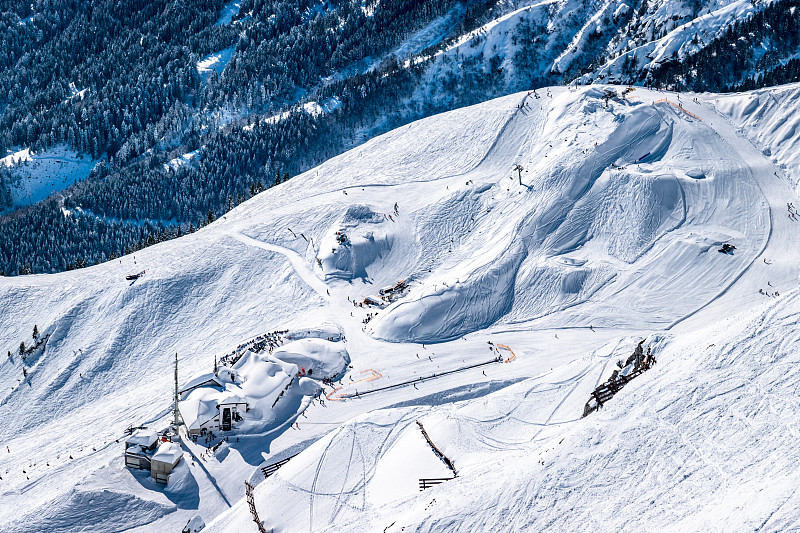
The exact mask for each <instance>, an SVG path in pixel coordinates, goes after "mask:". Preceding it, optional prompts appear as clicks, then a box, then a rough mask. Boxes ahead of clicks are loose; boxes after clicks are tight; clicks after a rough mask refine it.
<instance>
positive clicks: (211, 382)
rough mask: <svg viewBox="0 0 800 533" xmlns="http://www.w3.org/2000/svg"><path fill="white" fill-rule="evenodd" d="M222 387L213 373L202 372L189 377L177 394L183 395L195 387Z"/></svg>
mask: <svg viewBox="0 0 800 533" xmlns="http://www.w3.org/2000/svg"><path fill="white" fill-rule="evenodd" d="M204 386H208V387H222V386H223V385H222V382H221V381H220V380H219V379H217V376H215V375H214V374H213V373H208V374H202V375H200V376H197V377H196V378H193V379H190V380H189V382H188V383H186V384H185V385H184V386H183V387H182V388H181V390H180V392H179V394H181V395H183V394H186V393H187V392H189V391H191V390H192V389H196V388H197V387H204Z"/></svg>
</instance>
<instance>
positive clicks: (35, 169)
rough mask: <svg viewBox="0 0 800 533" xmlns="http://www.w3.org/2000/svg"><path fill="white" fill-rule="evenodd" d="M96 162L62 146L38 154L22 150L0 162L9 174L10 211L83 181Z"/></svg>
mask: <svg viewBox="0 0 800 533" xmlns="http://www.w3.org/2000/svg"><path fill="white" fill-rule="evenodd" d="M96 164H97V160H93V159H92V158H91V157H89V156H87V155H83V154H78V153H77V152H75V151H74V150H72V149H70V148H68V147H67V146H65V145H57V146H54V147H52V148H48V149H47V150H44V151H41V152H37V153H34V152H31V151H30V150H29V149H27V148H25V149H23V150H19V151H17V152H14V153H11V154H8V155H7V156H5V157H3V158H2V159H0V165H3V166H5V167H6V168H8V169H9V170H10V171H11V172H12V182H11V184H10V185H11V198H12V201H13V206H12V208H14V209H15V208H19V207H23V206H27V205H32V204H35V203H36V202H39V201H41V200H44V199H45V198H47V197H48V196H50V195H51V194H53V193H54V192H57V191H60V190H63V189H66V188H67V187H69V186H70V185H72V184H73V183H75V182H76V181H79V180H83V179H86V178H87V177H88V176H89V172H91V170H92V169H93V168H94V166H95V165H96Z"/></svg>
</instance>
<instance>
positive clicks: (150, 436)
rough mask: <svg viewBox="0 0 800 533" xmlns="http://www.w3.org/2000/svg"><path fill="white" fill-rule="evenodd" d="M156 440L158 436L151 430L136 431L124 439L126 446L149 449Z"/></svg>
mask: <svg viewBox="0 0 800 533" xmlns="http://www.w3.org/2000/svg"><path fill="white" fill-rule="evenodd" d="M157 440H158V434H157V433H156V432H155V430H152V429H137V430H136V431H134V432H133V433H132V434H131V436H130V437H128V438H127V439H125V443H126V444H130V445H134V444H135V445H138V446H143V447H145V448H149V447H150V446H152V445H153V443H154V442H155V441H157Z"/></svg>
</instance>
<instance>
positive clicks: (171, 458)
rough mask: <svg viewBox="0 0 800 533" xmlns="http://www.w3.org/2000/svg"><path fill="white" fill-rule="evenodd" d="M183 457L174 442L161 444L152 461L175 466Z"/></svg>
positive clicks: (179, 448)
mask: <svg viewBox="0 0 800 533" xmlns="http://www.w3.org/2000/svg"><path fill="white" fill-rule="evenodd" d="M182 455H183V450H181V447H180V446H178V444H176V443H174V442H162V443H161V446H159V447H158V450H157V451H156V453H155V454H153V458H152V460H153V461H161V462H162V463H169V464H172V465H174V464H177V463H178V461H179V460H180V458H181V456H182Z"/></svg>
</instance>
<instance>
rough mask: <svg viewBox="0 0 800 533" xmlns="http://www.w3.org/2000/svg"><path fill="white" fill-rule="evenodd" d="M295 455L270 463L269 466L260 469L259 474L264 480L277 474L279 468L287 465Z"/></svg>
mask: <svg viewBox="0 0 800 533" xmlns="http://www.w3.org/2000/svg"><path fill="white" fill-rule="evenodd" d="M296 455H297V454H294V455H291V456H289V457H287V458H286V459H281V460H280V461H278V462H275V463H272V464H271V465H267V466H263V467H261V472H262V473H263V474H264V479H267V478H268V477H269V476H271V475H272V474H274V473H275V472H277V471H278V469H279V468H280V467H282V466H283V465H285V464H286V463H288V462H289V460H290V459H291V458H292V457H295V456H296Z"/></svg>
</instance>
